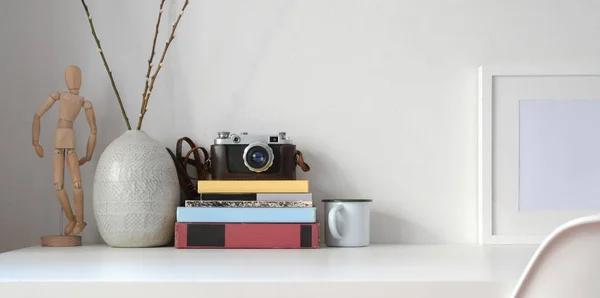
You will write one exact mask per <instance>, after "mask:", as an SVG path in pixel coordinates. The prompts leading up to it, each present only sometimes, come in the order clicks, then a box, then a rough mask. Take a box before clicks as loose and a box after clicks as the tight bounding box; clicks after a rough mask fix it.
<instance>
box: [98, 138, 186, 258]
mask: <svg viewBox="0 0 600 298" xmlns="http://www.w3.org/2000/svg"><path fill="white" fill-rule="evenodd" d="M93 187H94V191H93V207H94V216H95V217H96V222H97V224H98V229H99V232H100V236H102V239H103V240H104V241H105V242H106V243H107V244H108V245H110V246H113V247H154V246H163V245H166V244H168V243H169V242H170V241H171V240H172V239H173V234H174V228H175V222H176V210H177V206H178V205H179V192H180V189H179V184H178V178H177V171H176V169H175V165H174V163H173V160H172V159H171V156H170V155H169V153H168V152H167V150H166V148H165V146H164V145H162V144H161V143H160V142H158V141H157V140H155V139H153V138H152V137H150V136H148V135H147V134H146V133H145V132H143V131H139V130H129V131H126V132H125V133H123V134H122V135H121V136H120V137H118V138H117V139H115V140H114V141H113V142H112V143H110V144H109V145H108V147H107V148H106V149H105V150H104V152H103V153H102V155H101V156H100V159H99V161H98V166H97V168H96V174H95V177H94V186H93Z"/></svg>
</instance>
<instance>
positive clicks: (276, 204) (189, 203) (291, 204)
mask: <svg viewBox="0 0 600 298" xmlns="http://www.w3.org/2000/svg"><path fill="white" fill-rule="evenodd" d="M312 206H313V203H312V201H203V200H186V201H185V207H196V208H198V207H200V208H219V207H221V208H307V207H312Z"/></svg>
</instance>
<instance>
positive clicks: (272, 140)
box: [269, 136, 279, 143]
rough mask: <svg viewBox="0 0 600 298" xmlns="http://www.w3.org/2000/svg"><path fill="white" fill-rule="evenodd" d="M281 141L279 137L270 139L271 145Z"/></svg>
mask: <svg viewBox="0 0 600 298" xmlns="http://www.w3.org/2000/svg"><path fill="white" fill-rule="evenodd" d="M278 141H279V137H276V136H275V137H269V143H277V142H278Z"/></svg>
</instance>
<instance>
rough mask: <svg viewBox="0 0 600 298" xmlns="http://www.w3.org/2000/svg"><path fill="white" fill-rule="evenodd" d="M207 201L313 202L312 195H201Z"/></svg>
mask: <svg viewBox="0 0 600 298" xmlns="http://www.w3.org/2000/svg"><path fill="white" fill-rule="evenodd" d="M200 199H201V200H205V201H233V200H235V201H312V199H313V197H312V193H201V194H200Z"/></svg>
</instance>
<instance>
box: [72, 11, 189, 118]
mask: <svg viewBox="0 0 600 298" xmlns="http://www.w3.org/2000/svg"><path fill="white" fill-rule="evenodd" d="M82 1H83V0H82ZM188 3H189V0H185V3H184V4H183V7H182V8H181V12H180V13H179V16H178V17H177V20H176V21H175V23H173V25H172V28H171V36H169V38H168V39H167V41H166V42H165V49H164V50H163V53H162V56H161V57H160V61H159V62H158V66H157V67H156V70H155V71H154V74H152V78H151V79H150V86H149V87H148V91H147V92H146V96H145V98H144V100H143V101H142V109H141V112H140V115H139V119H138V125H137V129H138V130H139V129H141V127H142V121H143V120H144V115H146V111H147V110H148V109H147V107H148V100H149V99H150V94H151V93H152V89H154V82H155V81H156V77H157V76H158V72H159V71H160V69H161V68H162V66H163V61H164V60H165V56H166V54H167V50H168V49H169V46H170V45H171V43H172V42H173V39H175V30H176V29H177V25H178V24H179V20H181V17H182V16H183V12H184V11H185V8H186V7H187V6H188Z"/></svg>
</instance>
